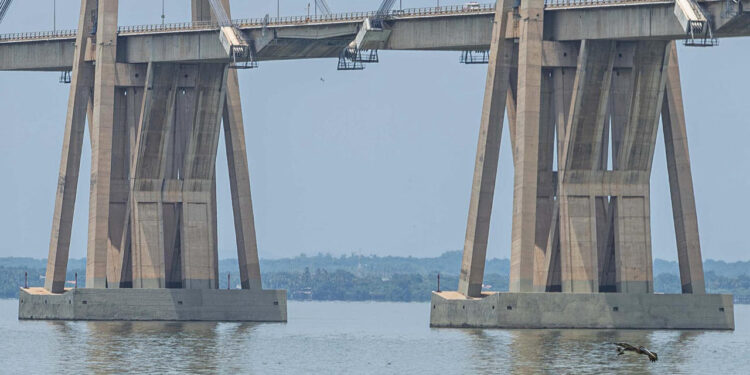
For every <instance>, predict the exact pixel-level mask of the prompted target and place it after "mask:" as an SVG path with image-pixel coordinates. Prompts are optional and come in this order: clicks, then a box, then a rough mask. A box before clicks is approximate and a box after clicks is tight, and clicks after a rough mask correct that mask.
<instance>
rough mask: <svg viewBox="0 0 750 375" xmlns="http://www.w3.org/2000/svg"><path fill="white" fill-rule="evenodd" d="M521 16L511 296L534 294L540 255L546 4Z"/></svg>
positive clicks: (531, 5)
mask: <svg viewBox="0 0 750 375" xmlns="http://www.w3.org/2000/svg"><path fill="white" fill-rule="evenodd" d="M520 16H521V20H520V22H519V34H520V38H519V45H518V104H517V108H516V109H517V111H516V145H515V149H516V152H515V166H516V167H515V176H514V181H515V183H514V189H513V228H512V233H511V237H512V242H511V255H510V284H509V289H510V291H511V292H531V291H533V278H534V275H533V273H534V270H533V268H534V254H535V252H536V251H537V249H536V246H537V244H536V240H537V236H536V226H537V220H536V217H537V207H536V205H537V196H538V181H537V180H538V178H539V176H538V175H539V174H538V165H539V163H538V158H539V126H540V121H541V115H540V112H541V109H540V107H541V86H542V36H543V35H542V34H543V27H544V1H542V0H531V1H525V2H522V3H521V8H520ZM545 250H546V249H545ZM542 251H544V250H542Z"/></svg>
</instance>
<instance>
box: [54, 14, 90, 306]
mask: <svg viewBox="0 0 750 375" xmlns="http://www.w3.org/2000/svg"><path fill="white" fill-rule="evenodd" d="M84 4H85V6H82V7H81V14H80V15H79V16H80V23H79V25H78V30H79V32H78V36H77V39H78V40H83V39H84V38H85V37H86V35H87V34H88V30H89V29H90V28H91V19H90V18H89V17H86V16H85V15H87V14H90V12H91V11H92V9H93V2H87V3H84ZM83 45H84V43H78V47H77V48H76V53H75V58H74V61H73V65H74V66H75V67H76V69H75V70H74V71H73V74H72V77H71V82H70V96H69V97H68V110H67V115H66V117H65V134H64V135H63V145H62V156H61V157H60V175H59V177H58V186H57V194H56V196H55V208H54V213H53V216H52V218H53V219H52V231H51V234H50V245H49V255H48V257H47V274H46V278H45V281H44V287H45V288H47V290H51V291H53V292H61V291H62V290H63V288H64V287H65V274H66V271H67V268H68V254H69V251H70V236H71V231H72V229H73V213H74V211H75V201H76V192H77V190H78V176H79V172H80V168H81V151H82V147H83V134H84V128H85V124H86V122H85V120H86V113H87V109H89V108H90V106H89V103H90V100H91V99H92V96H93V80H94V69H93V67H92V66H91V65H89V64H86V63H85V61H84V56H85V53H86V51H85V49H84V48H83Z"/></svg>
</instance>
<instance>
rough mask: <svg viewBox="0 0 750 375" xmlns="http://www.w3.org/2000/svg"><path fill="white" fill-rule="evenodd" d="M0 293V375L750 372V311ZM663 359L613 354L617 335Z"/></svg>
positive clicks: (743, 308)
mask: <svg viewBox="0 0 750 375" xmlns="http://www.w3.org/2000/svg"><path fill="white" fill-rule="evenodd" d="M17 309H18V301H17V300H0V337H1V338H2V347H0V373H8V374H41V373H47V374H52V373H56V374H60V373H70V374H82V373H175V374H178V373H179V374H182V373H202V374H213V373H224V374H237V373H242V374H294V373H313V374H353V373H354V374H368V373H370V374H467V373H474V374H498V373H520V374H538V373H550V374H567V373H570V374H587V373H588V374H601V373H627V374H640V373H644V374H648V373H656V374H682V373H685V374H687V373H691V374H692V373H695V374H715V373H724V374H736V373H748V371H750V370H748V366H747V363H746V361H747V360H748V358H750V306H748V305H737V306H736V307H735V320H736V328H737V329H736V331H734V332H702V331H635V330H627V331H601V330H459V329H431V328H429V325H428V322H429V304H427V303H384V302H372V303H367V302H365V303H358V302H357V303H355V302H290V303H289V323H286V324H238V323H161V322H153V323H119V322H118V323H105V322H27V321H23V322H19V321H18V320H17ZM613 341H625V342H629V343H632V344H640V345H644V346H646V347H648V348H650V349H652V350H654V351H656V352H657V353H658V354H659V361H658V362H656V363H650V362H649V361H648V359H647V358H646V357H644V356H638V355H635V354H628V355H623V356H620V357H618V356H617V355H616V352H615V348H614V346H613V345H611V344H610V342H613Z"/></svg>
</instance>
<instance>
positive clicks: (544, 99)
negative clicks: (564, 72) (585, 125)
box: [533, 70, 557, 292]
mask: <svg viewBox="0 0 750 375" xmlns="http://www.w3.org/2000/svg"><path fill="white" fill-rule="evenodd" d="M540 109H541V111H540V115H541V116H540V121H539V154H538V155H539V156H538V168H539V173H538V176H537V184H538V185H537V199H536V231H535V236H536V242H535V246H534V254H533V256H534V259H533V262H534V264H533V270H534V276H533V277H534V278H533V291H534V292H544V291H545V290H546V289H547V279H548V274H549V272H548V271H549V269H548V268H546V267H545V263H546V261H547V251H548V250H549V246H548V245H547V241H549V240H550V238H549V232H550V227H551V225H552V215H553V214H554V210H555V208H554V207H555V191H556V190H557V188H556V186H555V185H556V177H555V175H556V174H555V173H554V172H553V168H554V165H553V162H554V152H555V103H554V77H553V73H552V71H551V70H543V71H542V86H541V107H540ZM554 240H555V239H554V238H553V239H552V241H554Z"/></svg>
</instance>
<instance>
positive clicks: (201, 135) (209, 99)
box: [180, 64, 227, 289]
mask: <svg viewBox="0 0 750 375" xmlns="http://www.w3.org/2000/svg"><path fill="white" fill-rule="evenodd" d="M226 80H227V65H226V64H200V65H199V72H198V77H197V80H196V93H197V96H198V98H197V99H198V100H197V101H196V104H195V123H194V124H193V128H192V131H191V133H190V139H189V140H188V147H187V152H186V157H185V167H184V169H185V174H184V183H183V187H182V210H183V215H182V223H181V228H180V232H181V234H182V241H181V246H182V247H181V250H182V278H183V288H187V289H217V288H218V287H219V286H218V281H219V280H218V249H217V248H216V246H215V244H216V241H215V239H214V235H215V233H216V231H215V229H214V223H215V221H214V219H213V215H214V213H215V212H216V211H215V209H214V207H215V205H216V195H215V194H214V193H213V189H214V186H215V185H214V184H215V182H214V178H215V172H216V150H217V147H218V143H219V132H220V127H221V115H222V109H223V108H224V102H225V97H226V84H225V82H226Z"/></svg>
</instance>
